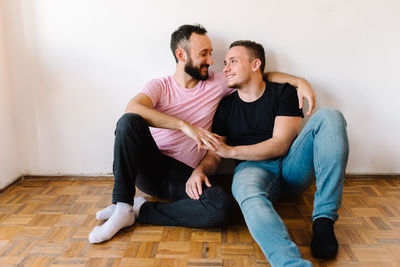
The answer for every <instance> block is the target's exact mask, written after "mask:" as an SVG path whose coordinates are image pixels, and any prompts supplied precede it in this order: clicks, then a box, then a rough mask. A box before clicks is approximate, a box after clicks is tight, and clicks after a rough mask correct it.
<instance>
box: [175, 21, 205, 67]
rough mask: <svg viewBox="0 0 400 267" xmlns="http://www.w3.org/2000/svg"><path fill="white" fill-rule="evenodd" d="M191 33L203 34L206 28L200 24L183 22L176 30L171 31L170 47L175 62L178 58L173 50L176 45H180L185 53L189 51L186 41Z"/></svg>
mask: <svg viewBox="0 0 400 267" xmlns="http://www.w3.org/2000/svg"><path fill="white" fill-rule="evenodd" d="M192 33H197V34H202V35H203V34H206V33H207V30H206V29H205V28H204V27H203V26H201V25H200V24H194V25H189V24H185V25H182V26H180V27H179V28H178V29H177V30H176V31H174V32H173V33H172V35H171V44H170V47H171V51H172V54H173V55H174V58H175V61H176V62H178V58H177V57H176V55H175V51H176V49H177V48H178V46H180V47H182V48H183V49H184V50H185V51H186V53H189V49H188V41H189V38H190V36H191V35H192Z"/></svg>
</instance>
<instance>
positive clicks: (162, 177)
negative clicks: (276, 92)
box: [89, 25, 314, 243]
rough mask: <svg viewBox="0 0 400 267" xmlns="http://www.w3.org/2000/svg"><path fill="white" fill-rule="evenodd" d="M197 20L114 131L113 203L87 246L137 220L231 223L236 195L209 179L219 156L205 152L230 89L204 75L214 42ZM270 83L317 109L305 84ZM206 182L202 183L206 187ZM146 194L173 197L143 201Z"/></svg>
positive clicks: (176, 39) (278, 77)
mask: <svg viewBox="0 0 400 267" xmlns="http://www.w3.org/2000/svg"><path fill="white" fill-rule="evenodd" d="M206 33H207V31H206V30H205V29H204V28H203V27H202V26H200V25H183V26H181V27H179V28H178V29H177V30H176V31H175V32H174V33H173V34H172V36H171V50H172V53H173V55H174V57H175V60H176V62H177V66H176V71H175V74H174V75H172V76H167V77H164V78H160V79H154V80H152V81H150V82H148V83H147V84H146V85H145V86H144V88H143V90H142V91H141V92H140V93H139V94H137V95H136V96H135V97H134V98H133V99H132V100H131V101H130V102H129V104H128V107H127V108H126V113H125V114H124V115H123V116H122V117H121V118H120V120H119V121H118V123H117V128H116V130H115V143H114V163H113V172H114V176H115V182H114V189H113V198H112V203H113V204H112V205H110V206H108V207H106V208H105V209H103V210H100V211H99V212H97V213H96V218H97V219H99V220H107V221H106V222H105V223H104V224H103V225H102V226H96V227H95V228H94V230H93V231H92V232H91V233H90V234H89V241H90V242H91V243H100V242H103V241H106V240H108V239H110V238H112V237H113V236H114V235H115V234H116V233H117V232H118V231H119V230H120V229H122V228H124V227H127V226H130V225H132V224H133V223H134V221H135V218H137V219H138V220H139V221H140V222H141V223H148V224H157V225H171V226H187V227H219V226H221V225H224V224H227V223H229V221H230V217H231V213H232V207H233V200H232V199H231V197H230V196H229V195H228V194H227V193H226V192H224V190H222V188H221V187H219V186H218V185H215V184H213V183H211V181H212V180H211V178H210V177H211V175H213V174H214V173H215V172H216V169H217V166H218V164H219V158H217V157H215V156H213V154H212V153H207V149H208V150H215V147H216V146H217V145H219V144H220V143H219V139H218V138H219V137H218V136H217V135H215V134H213V133H211V132H210V128H211V124H212V118H213V116H214V113H215V111H216V109H217V106H218V103H219V102H220V100H221V99H222V98H223V97H224V96H226V95H228V94H229V93H231V92H232V89H228V88H227V86H226V85H225V78H224V75H223V73H214V72H209V70H208V68H209V66H210V65H212V64H213V61H212V56H211V52H212V45H211V40H210V39H209V38H208V36H207V35H206ZM270 75H271V76H272V77H270V76H269V77H268V78H269V79H270V80H273V81H275V82H289V83H291V84H292V85H294V86H296V87H298V97H299V104H300V106H301V105H302V102H303V101H302V99H303V98H307V100H308V102H309V104H310V109H309V112H308V114H311V111H312V109H313V107H314V93H313V91H312V89H311V87H310V86H309V84H308V83H307V82H306V81H305V80H303V79H299V78H296V77H293V76H289V75H286V74H281V73H273V74H270ZM203 184H204V185H205V187H204V188H203ZM135 185H136V186H137V187H138V188H140V189H141V190H142V191H143V192H145V193H147V194H150V195H154V196H157V197H161V198H165V199H168V200H170V201H171V202H169V203H159V202H147V201H146V200H145V199H144V198H140V197H139V198H135V199H134V195H135Z"/></svg>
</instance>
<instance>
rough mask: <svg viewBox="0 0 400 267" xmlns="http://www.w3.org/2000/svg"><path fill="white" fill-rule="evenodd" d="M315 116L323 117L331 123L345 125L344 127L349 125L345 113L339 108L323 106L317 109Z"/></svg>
mask: <svg viewBox="0 0 400 267" xmlns="http://www.w3.org/2000/svg"><path fill="white" fill-rule="evenodd" d="M314 116H316V117H320V118H323V119H324V120H327V121H328V122H330V123H335V124H338V125H343V126H344V127H346V126H347V123H346V120H345V118H344V116H343V113H342V112H340V111H339V110H337V109H333V108H323V109H320V110H319V111H317V112H316V113H315V115H314Z"/></svg>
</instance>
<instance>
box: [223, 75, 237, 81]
mask: <svg viewBox="0 0 400 267" xmlns="http://www.w3.org/2000/svg"><path fill="white" fill-rule="evenodd" d="M234 76H235V75H234V74H229V75H225V78H226V79H228V80H229V79H232V78H233V77H234Z"/></svg>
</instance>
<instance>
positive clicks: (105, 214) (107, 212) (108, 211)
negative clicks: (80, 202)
mask: <svg viewBox="0 0 400 267" xmlns="http://www.w3.org/2000/svg"><path fill="white" fill-rule="evenodd" d="M116 207H117V205H116V204H111V205H110V206H108V207H107V208H104V209H102V210H99V211H98V212H96V219H97V220H100V221H101V220H108V219H109V218H110V217H111V215H113V213H114V211H115V208H116Z"/></svg>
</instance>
